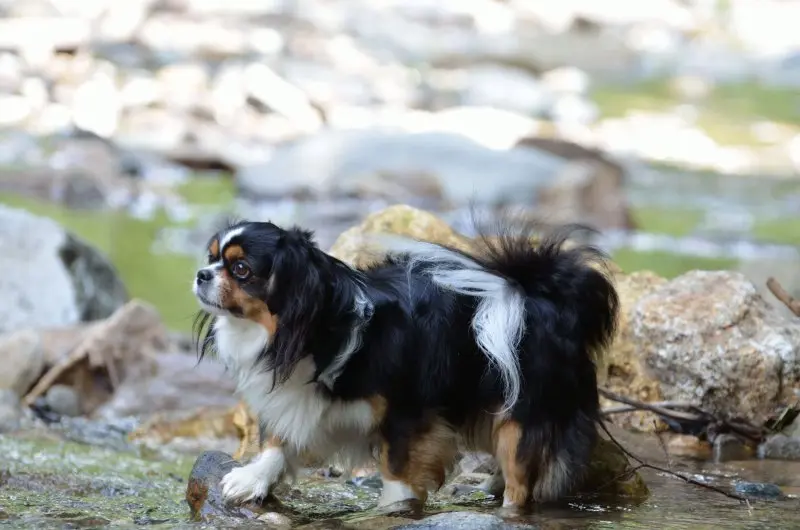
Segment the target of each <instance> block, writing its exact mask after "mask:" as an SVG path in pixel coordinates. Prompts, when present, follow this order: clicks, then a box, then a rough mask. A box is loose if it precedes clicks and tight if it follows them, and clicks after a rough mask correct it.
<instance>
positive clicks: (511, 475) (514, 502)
mask: <svg viewBox="0 0 800 530" xmlns="http://www.w3.org/2000/svg"><path fill="white" fill-rule="evenodd" d="M521 438H522V428H521V427H520V425H519V423H517V422H515V421H513V420H508V419H505V420H500V421H498V422H497V424H496V425H495V428H494V448H495V449H494V453H495V458H496V459H497V463H498V464H499V465H500V469H501V470H502V471H503V478H504V479H505V491H504V492H503V506H516V507H522V506H524V505H525V504H526V503H527V502H528V499H529V497H530V477H529V473H528V471H529V468H530V466H529V465H528V462H525V461H522V460H521V459H520V458H519V453H518V448H519V442H520V439H521Z"/></svg>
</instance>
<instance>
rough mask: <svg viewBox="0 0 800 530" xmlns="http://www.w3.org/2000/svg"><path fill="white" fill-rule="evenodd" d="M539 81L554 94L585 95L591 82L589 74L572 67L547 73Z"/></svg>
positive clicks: (564, 67)
mask: <svg viewBox="0 0 800 530" xmlns="http://www.w3.org/2000/svg"><path fill="white" fill-rule="evenodd" d="M539 81H540V82H541V83H542V85H543V86H544V87H545V88H546V89H547V90H548V91H550V92H552V93H554V94H585V93H586V91H587V90H589V84H590V82H591V80H590V79H589V74H587V73H586V72H584V71H583V70H581V69H580V68H575V67H572V66H562V67H560V68H554V69H553V70H550V71H547V72H545V73H544V74H543V75H542V77H541V78H540V79H539Z"/></svg>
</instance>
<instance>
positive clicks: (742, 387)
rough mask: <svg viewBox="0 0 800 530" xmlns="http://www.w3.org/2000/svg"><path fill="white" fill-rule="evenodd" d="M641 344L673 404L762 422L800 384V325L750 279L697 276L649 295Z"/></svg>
mask: <svg viewBox="0 0 800 530" xmlns="http://www.w3.org/2000/svg"><path fill="white" fill-rule="evenodd" d="M632 324H633V326H632V327H633V337H634V338H633V340H634V343H635V344H636V345H637V346H638V348H639V349H640V351H641V356H642V360H643V362H644V363H645V365H646V367H647V369H648V372H649V373H651V374H652V376H653V378H654V379H655V380H657V381H658V382H659V386H660V389H661V394H662V396H663V397H664V398H665V399H668V400H677V401H689V402H692V403H697V405H699V406H701V407H703V408H704V409H706V410H708V411H709V412H712V413H715V414H718V415H721V416H724V417H742V418H745V419H747V420H749V421H751V422H753V423H755V424H761V423H762V422H764V421H765V420H767V419H768V418H769V417H770V416H771V415H772V414H774V413H775V412H776V411H777V410H778V408H779V407H780V406H781V405H782V404H784V402H785V400H786V399H787V398H789V397H790V396H791V394H792V392H793V390H794V389H796V388H798V382H799V381H800V326H798V325H797V321H796V319H789V318H787V317H786V316H784V315H783V314H782V313H781V312H779V311H778V310H777V308H775V307H774V306H772V305H770V304H769V303H767V302H766V301H765V300H764V299H763V298H762V297H761V296H760V295H759V294H758V293H757V291H756V287H755V286H754V285H753V284H752V283H751V282H750V281H748V280H747V279H746V278H745V277H744V275H742V274H740V273H736V272H728V271H715V272H710V271H692V272H688V273H686V274H684V275H682V276H680V277H678V278H675V279H674V280H672V281H670V282H667V283H664V284H662V285H661V286H660V287H658V288H657V289H655V290H654V291H652V292H651V293H649V294H647V295H645V296H644V297H643V298H642V299H641V300H640V301H639V302H638V304H637V305H636V307H635V308H634V314H633V316H632Z"/></svg>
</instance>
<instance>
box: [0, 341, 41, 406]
mask: <svg viewBox="0 0 800 530" xmlns="http://www.w3.org/2000/svg"><path fill="white" fill-rule="evenodd" d="M44 362H45V361H44V351H43V349H42V341H41V337H40V335H39V334H38V333H37V332H36V331H33V330H31V329H26V330H22V331H16V332H12V333H5V334H3V335H0V366H2V367H3V369H2V370H1V371H0V390H11V391H13V392H14V393H15V394H16V395H17V396H23V395H24V394H25V393H26V392H27V391H28V389H30V387H31V386H32V385H33V384H34V383H35V382H36V380H37V379H39V376H40V375H42V372H43V371H44Z"/></svg>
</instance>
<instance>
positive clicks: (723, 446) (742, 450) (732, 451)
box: [712, 434, 752, 462]
mask: <svg viewBox="0 0 800 530" xmlns="http://www.w3.org/2000/svg"><path fill="white" fill-rule="evenodd" d="M712 448H713V451H714V462H730V461H733V460H747V459H749V458H750V457H751V456H752V454H751V451H749V450H748V448H747V446H746V445H745V444H744V442H742V440H741V438H739V437H738V436H734V435H732V434H720V435H719V436H717V437H715V438H714V444H713V445H712Z"/></svg>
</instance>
